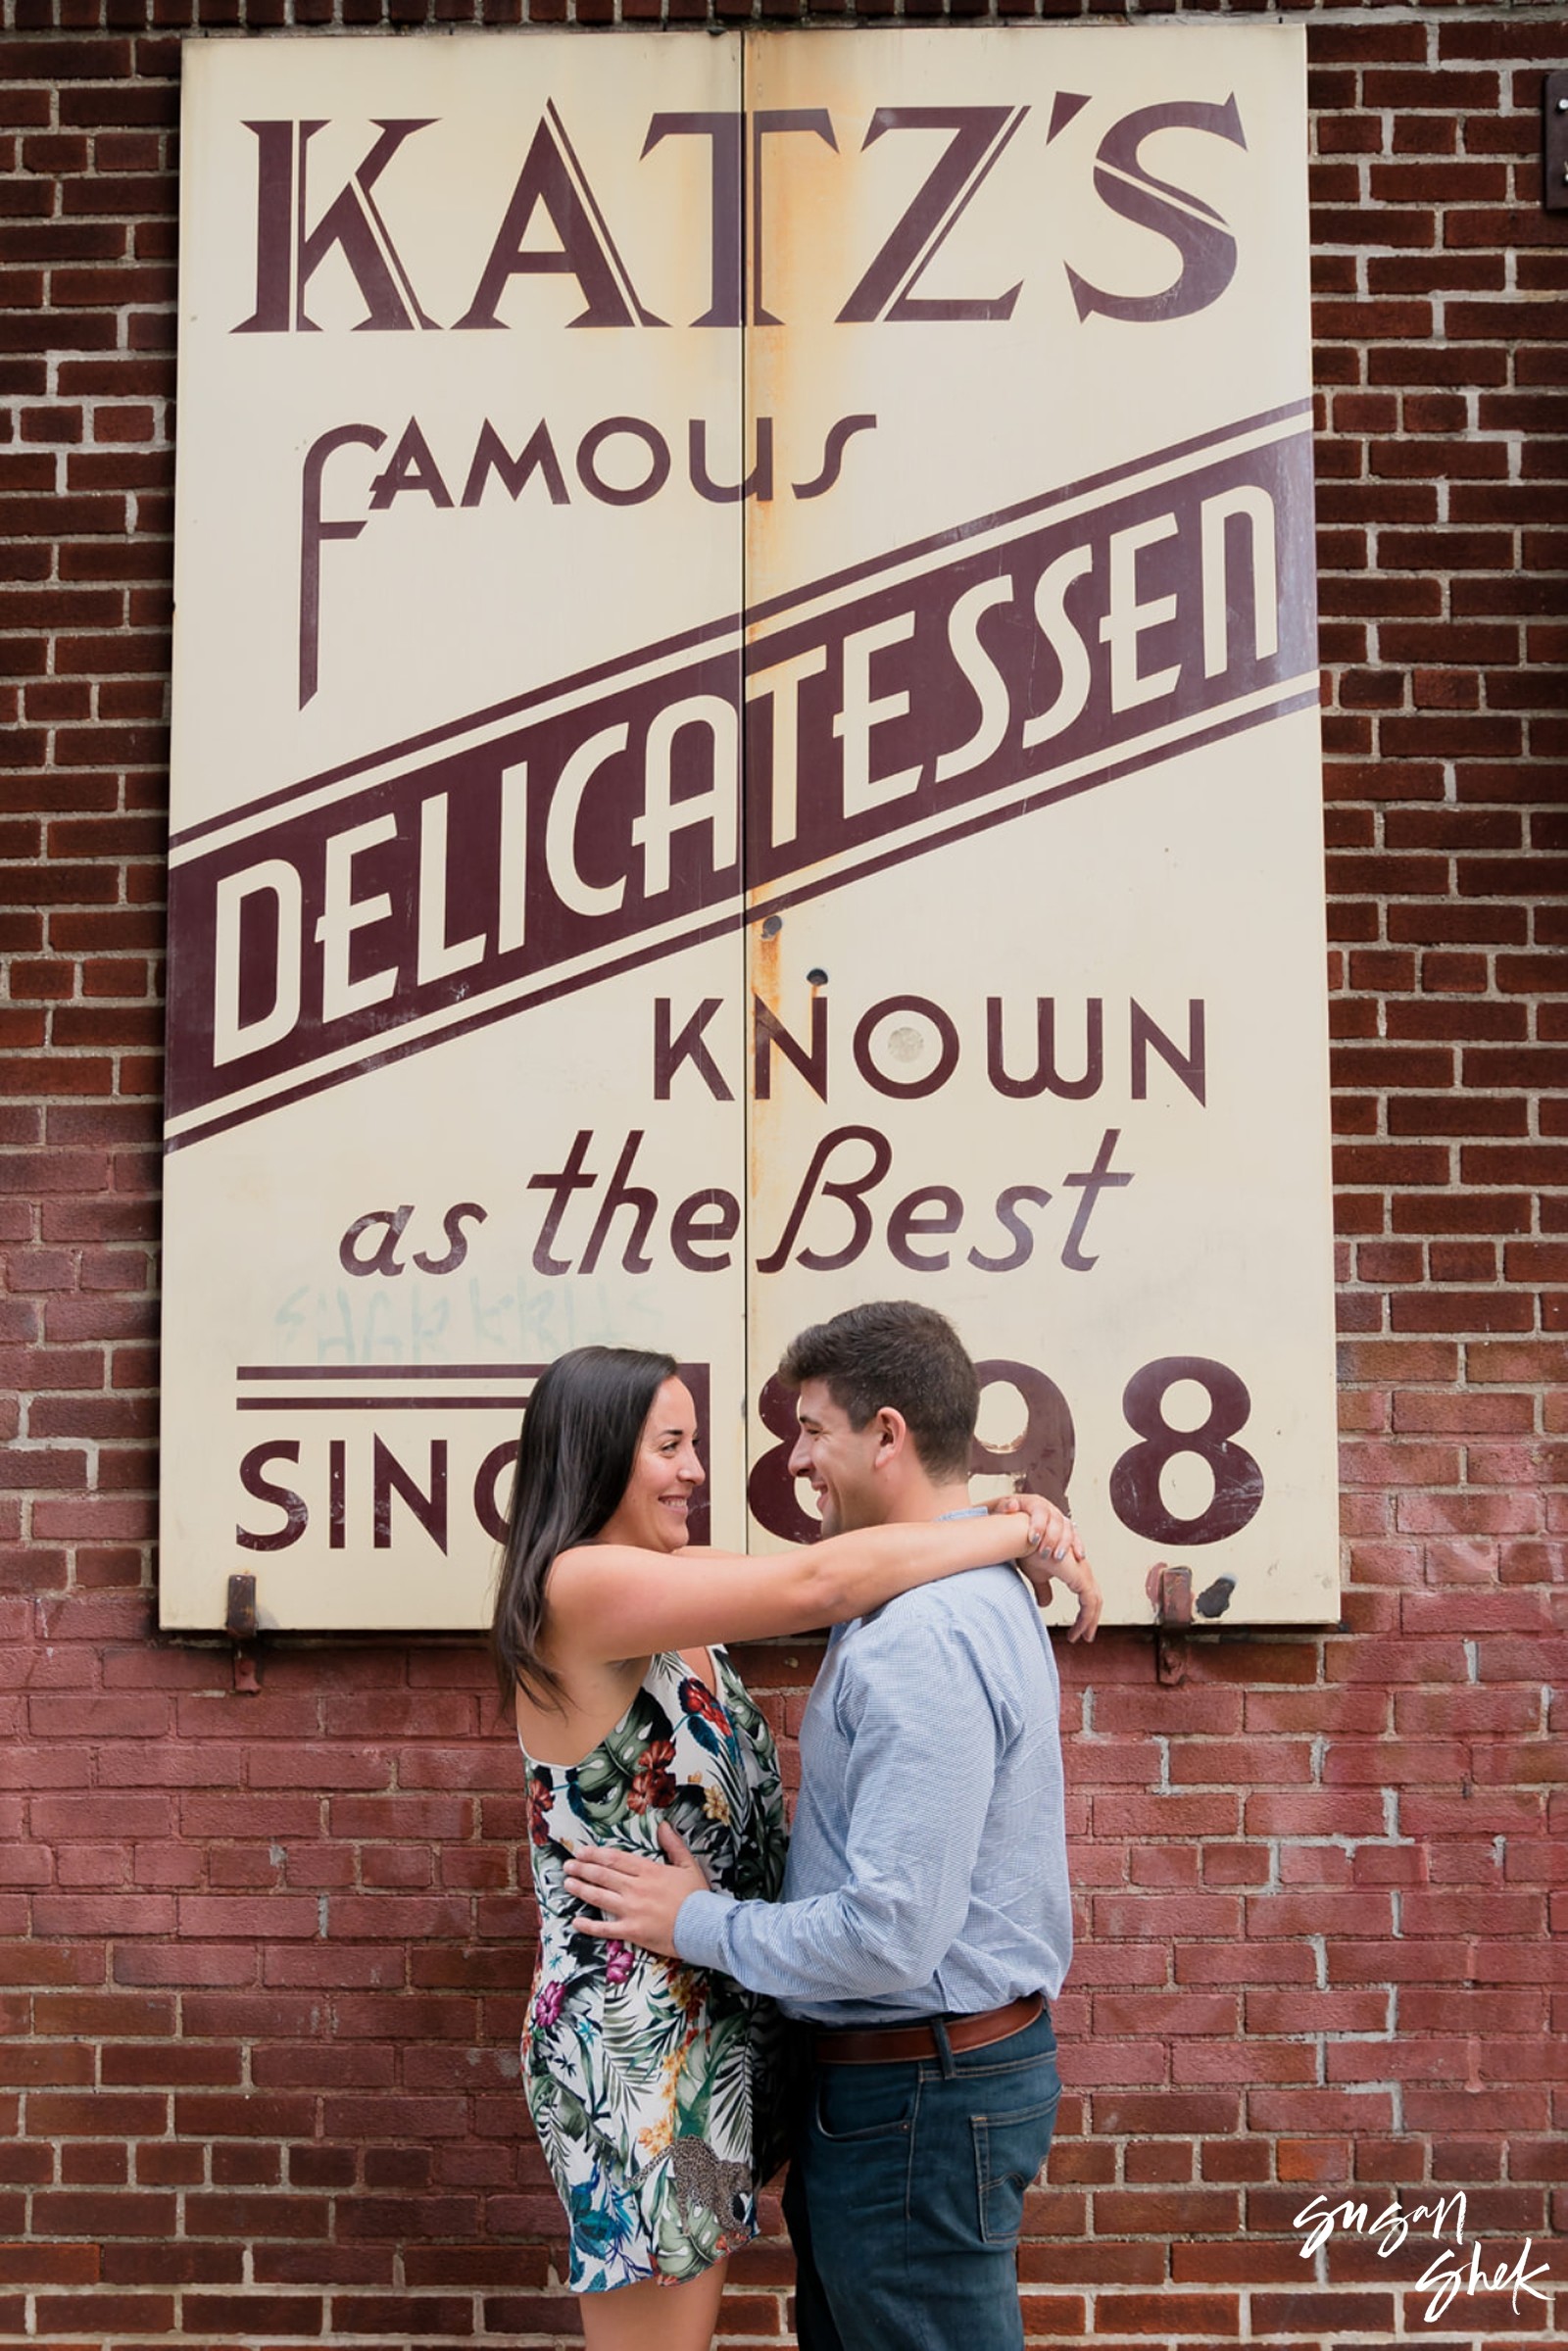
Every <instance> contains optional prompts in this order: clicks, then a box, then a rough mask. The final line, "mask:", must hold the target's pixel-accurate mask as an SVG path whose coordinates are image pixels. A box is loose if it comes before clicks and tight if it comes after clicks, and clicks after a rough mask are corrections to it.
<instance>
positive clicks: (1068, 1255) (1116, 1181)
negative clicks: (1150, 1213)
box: [1061, 1127, 1133, 1273]
mask: <svg viewBox="0 0 1568 2351" xmlns="http://www.w3.org/2000/svg"><path fill="white" fill-rule="evenodd" d="M1120 1140H1121V1129H1120V1128H1119V1127H1107V1128H1106V1129H1105V1131H1104V1133H1103V1135H1102V1136H1101V1138H1100V1149H1099V1151H1096V1153H1095V1163H1094V1165H1093V1167H1090V1168H1087V1169H1085V1170H1084V1171H1083V1172H1082V1173H1081V1174H1079V1175H1070V1176H1063V1177H1062V1182H1063V1183H1064V1184H1067V1185H1070V1186H1071V1187H1072V1188H1073V1190H1075V1191H1081V1192H1082V1194H1083V1199H1082V1200H1080V1201H1079V1202H1078V1206H1077V1209H1076V1210H1075V1212H1074V1215H1073V1220H1072V1229H1071V1231H1070V1232H1069V1233H1068V1235H1067V1239H1066V1241H1065V1243H1064V1244H1063V1247H1062V1251H1061V1261H1062V1263H1063V1265H1065V1266H1066V1267H1067V1268H1068V1270H1069V1272H1072V1273H1088V1272H1090V1271H1091V1270H1092V1269H1093V1268H1094V1267H1095V1266H1096V1265H1098V1264H1099V1263H1100V1259H1099V1258H1098V1257H1087V1256H1085V1254H1084V1248H1083V1245H1084V1242H1085V1240H1086V1239H1087V1237H1088V1233H1089V1219H1090V1218H1091V1216H1093V1214H1094V1212H1095V1207H1096V1203H1097V1202H1098V1200H1099V1199H1100V1196H1101V1194H1102V1193H1103V1192H1116V1191H1119V1190H1120V1189H1121V1187H1122V1186H1123V1185H1124V1184H1130V1183H1131V1182H1132V1180H1133V1179H1132V1177H1131V1176H1130V1175H1123V1174H1120V1173H1117V1174H1114V1175H1113V1174H1112V1173H1111V1169H1110V1163H1111V1160H1112V1159H1113V1158H1114V1157H1115V1155H1116V1146H1117V1144H1118V1143H1119V1142H1120Z"/></svg>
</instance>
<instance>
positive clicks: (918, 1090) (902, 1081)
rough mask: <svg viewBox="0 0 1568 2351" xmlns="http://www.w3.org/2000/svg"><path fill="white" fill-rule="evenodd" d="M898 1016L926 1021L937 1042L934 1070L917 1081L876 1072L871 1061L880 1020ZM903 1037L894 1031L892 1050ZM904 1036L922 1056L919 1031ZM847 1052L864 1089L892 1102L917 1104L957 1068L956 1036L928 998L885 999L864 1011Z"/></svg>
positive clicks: (936, 1090)
mask: <svg viewBox="0 0 1568 2351" xmlns="http://www.w3.org/2000/svg"><path fill="white" fill-rule="evenodd" d="M900 1012H912V1013H914V1014H915V1016H916V1018H918V1019H921V1020H928V1021H929V1022H930V1023H931V1026H932V1027H933V1028H934V1029H935V1030H936V1033H937V1036H938V1038H939V1040H940V1048H939V1051H938V1053H937V1059H936V1066H935V1067H934V1068H932V1069H928V1070H927V1071H926V1072H925V1074H924V1075H923V1076H921V1077H915V1078H900V1077H894V1076H893V1075H891V1073H890V1072H889V1071H887V1070H885V1069H879V1068H878V1067H877V1065H876V1063H875V1062H874V1061H873V1060H872V1058H871V1039H872V1036H873V1034H874V1033H875V1031H876V1030H877V1029H878V1028H879V1027H880V1025H881V1023H882V1022H883V1021H884V1020H891V1019H893V1018H894V1017H895V1015H896V1014H898V1013H900ZM904 1034H905V1032H904V1031H901V1030H898V1029H895V1031H894V1032H893V1039H892V1042H893V1044H894V1045H895V1047H897V1045H898V1044H899V1043H900V1042H901V1040H902V1038H903V1036H904ZM907 1034H908V1037H909V1039H910V1042H911V1046H912V1050H913V1051H914V1052H915V1053H923V1051H924V1040H923V1039H922V1038H921V1036H920V1034H919V1031H918V1030H909V1031H908V1032H907ZM851 1050H852V1051H853V1053H854V1055H855V1066H856V1068H857V1069H858V1071H859V1073H860V1075H861V1077H862V1078H864V1080H865V1082H866V1084H867V1085H868V1086H874V1087H875V1088H876V1091H877V1092H878V1094H886V1095H891V1097H892V1098H893V1100H894V1101H895V1102H921V1101H923V1100H924V1098H925V1097H926V1096H927V1095H928V1094H936V1093H939V1092H940V1091H941V1089H942V1088H943V1087H944V1086H945V1085H946V1084H947V1082H948V1080H949V1078H950V1077H952V1075H953V1073H954V1071H955V1070H956V1068H957V1066H958V1032H957V1029H956V1027H955V1025H954V1023H953V1021H952V1019H951V1017H950V1016H949V1014H948V1013H946V1012H944V1010H943V1009H942V1006H941V1005H940V1004H933V1003H932V1002H931V999H930V998H929V997H928V996H885V997H883V999H882V1001H881V1003H880V1004H872V1005H871V1007H870V1009H869V1010H868V1011H866V1012H863V1013H862V1014H861V1015H860V1018H859V1020H858V1022H857V1024H856V1030H855V1041H854V1045H853V1047H852V1049H851Z"/></svg>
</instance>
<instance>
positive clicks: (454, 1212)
mask: <svg viewBox="0 0 1568 2351" xmlns="http://www.w3.org/2000/svg"><path fill="white" fill-rule="evenodd" d="M485 1217H486V1211H485V1210H484V1209H483V1208H481V1207H480V1205H479V1203H478V1201H477V1200H459V1202H458V1203H457V1206H456V1207H454V1208H449V1209H448V1210H447V1212H446V1214H445V1216H443V1217H442V1219H441V1230H442V1232H443V1233H444V1234H445V1236H446V1242H447V1252H446V1255H445V1256H444V1257H427V1256H426V1255H425V1253H424V1251H423V1250H422V1249H418V1250H417V1251H416V1252H415V1258H414V1262H415V1264H416V1265H417V1267H418V1269H419V1271H420V1272H421V1273H430V1274H440V1273H456V1272H457V1270H458V1267H459V1266H460V1265H461V1264H462V1263H463V1260H464V1259H465V1257H466V1255H467V1253H468V1236H467V1234H466V1232H465V1231H464V1229H463V1228H464V1225H465V1223H467V1222H472V1223H474V1224H483V1223H484V1222H485Z"/></svg>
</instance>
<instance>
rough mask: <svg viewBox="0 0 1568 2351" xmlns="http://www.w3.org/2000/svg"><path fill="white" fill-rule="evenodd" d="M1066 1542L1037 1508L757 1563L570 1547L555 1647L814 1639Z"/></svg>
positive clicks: (555, 1620)
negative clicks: (901, 1599) (967, 1574)
mask: <svg viewBox="0 0 1568 2351" xmlns="http://www.w3.org/2000/svg"><path fill="white" fill-rule="evenodd" d="M1069 1537H1070V1528H1069V1524H1068V1521H1067V1520H1066V1519H1065V1518H1064V1517H1063V1516H1062V1514H1061V1513H1060V1512H1059V1511H1058V1510H1055V1509H1054V1508H1053V1507H1052V1505H1051V1504H1049V1503H1041V1504H1039V1505H1038V1506H1037V1509H1036V1511H1035V1512H1033V1513H1031V1512H1029V1511H1025V1510H1019V1511H1016V1512H1014V1513H1012V1514H1010V1515H1007V1516H1004V1517H993V1518H947V1519H932V1520H923V1521H920V1522H918V1523H915V1524H902V1523H901V1524H899V1525H895V1526H883V1527H861V1528H858V1529H857V1530H856V1532H855V1533H853V1534H849V1535H832V1536H827V1537H824V1539H823V1540H822V1541H821V1542H820V1543H809V1544H803V1545H801V1546H799V1547H798V1548H797V1549H794V1550H789V1551H777V1552H773V1553H771V1554H769V1555H767V1556H764V1557H760V1558H750V1557H748V1556H747V1554H746V1553H745V1552H736V1551H705V1552H703V1553H701V1554H698V1555H692V1554H690V1553H685V1552H679V1551H677V1552H673V1553H665V1552H661V1551H642V1550H634V1549H632V1548H631V1547H630V1546H629V1545H626V1544H622V1543H582V1544H579V1545H578V1546H577V1547H576V1548H575V1549H573V1550H569V1551H563V1553H562V1554H561V1557H560V1558H559V1559H558V1560H557V1561H556V1563H555V1565H554V1567H552V1569H551V1570H550V1580H549V1584H548V1586H547V1588H546V1593H547V1601H548V1606H549V1612H550V1634H551V1645H552V1647H553V1648H555V1649H556V1650H557V1652H558V1654H564V1653H566V1652H568V1651H569V1652H570V1653H571V1654H572V1655H574V1656H577V1657H580V1658H582V1659H584V1660H594V1661H607V1660H609V1659H612V1658H618V1657H646V1656H648V1655H649V1654H651V1653H652V1652H653V1651H655V1650H659V1649H689V1648H701V1647H703V1646H704V1645H705V1644H706V1643H707V1642H708V1641H760V1640H763V1639H765V1638H766V1636H767V1635H769V1634H772V1633H808V1632H810V1631H811V1630H812V1629H813V1628H814V1627H816V1626H818V1625H836V1624H840V1623H842V1622H843V1621H844V1620H845V1619H846V1618H848V1617H852V1616H864V1615H865V1614H866V1612H867V1610H868V1609H871V1608H877V1607H880V1606H881V1604H882V1602H883V1601H884V1600H891V1599H895V1598H896V1597H897V1596H898V1594H899V1593H900V1592H910V1591H912V1590H913V1589H914V1587H915V1586H916V1585H918V1584H934V1583H936V1582H937V1581H938V1580H939V1579H940V1578H941V1577H943V1576H952V1575H956V1574H958V1573H959V1572H960V1571H961V1570H963V1569H965V1568H972V1567H992V1566H995V1565H996V1564H997V1562H998V1561H1000V1560H1013V1559H1022V1558H1023V1557H1024V1556H1025V1554H1026V1553H1027V1552H1030V1551H1033V1550H1035V1549H1036V1548H1037V1547H1038V1548H1043V1549H1044V1550H1046V1551H1048V1552H1049V1551H1054V1549H1055V1548H1056V1546H1057V1545H1058V1544H1060V1543H1064V1542H1066V1541H1067V1540H1068V1539H1069Z"/></svg>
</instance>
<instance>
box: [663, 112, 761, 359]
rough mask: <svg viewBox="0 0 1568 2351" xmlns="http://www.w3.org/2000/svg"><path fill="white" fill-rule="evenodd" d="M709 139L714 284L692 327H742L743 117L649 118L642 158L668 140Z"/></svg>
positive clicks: (712, 275)
mask: <svg viewBox="0 0 1568 2351" xmlns="http://www.w3.org/2000/svg"><path fill="white" fill-rule="evenodd" d="M682 138H684V139H691V138H701V139H707V140H708V142H709V149H710V153H711V167H712V193H711V202H710V226H709V239H710V241H709V256H710V266H711V292H710V300H709V305H708V308H707V310H706V311H705V312H704V313H703V315H702V317H701V318H694V319H693V320H692V324H693V325H694V326H739V324H740V323H741V118H740V116H739V115H738V114H706V113H705V114H659V115H655V116H653V117H652V118H651V120H650V122H649V124H648V135H647V137H646V138H645V139H644V140H643V154H644V155H645V156H648V155H651V154H652V153H653V151H654V149H655V148H656V147H657V146H659V145H660V143H661V141H662V140H664V139H682Z"/></svg>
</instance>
